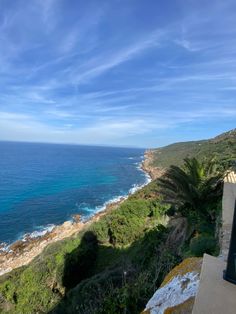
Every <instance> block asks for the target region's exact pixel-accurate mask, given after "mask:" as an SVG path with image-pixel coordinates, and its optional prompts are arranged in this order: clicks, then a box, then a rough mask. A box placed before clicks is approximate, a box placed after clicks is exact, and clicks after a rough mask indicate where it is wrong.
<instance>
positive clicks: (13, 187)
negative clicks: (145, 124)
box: [0, 142, 150, 247]
mask: <svg viewBox="0 0 236 314" xmlns="http://www.w3.org/2000/svg"><path fill="white" fill-rule="evenodd" d="M144 152H145V150H144V149H137V148H117V147H98V146H82V145H63V144H41V143H22V142H0V243H1V244H2V247H4V246H3V243H4V244H5V245H6V246H7V245H9V244H10V243H12V242H14V241H16V240H18V239H23V238H24V237H25V235H26V234H27V235H28V234H30V236H31V237H37V236H40V235H43V234H45V233H46V232H48V231H50V230H52V229H53V227H54V226H55V225H58V224H61V223H63V222H65V221H67V220H71V219H72V217H73V215H75V214H80V215H81V217H82V219H84V220H86V219H88V218H89V217H90V216H92V215H93V214H95V213H97V212H98V211H101V210H103V209H104V208H105V207H106V205H107V204H109V203H111V202H114V201H118V200H119V199H121V198H122V197H126V196H127V195H128V194H130V193H134V192H135V191H136V190H138V189H139V188H141V187H142V186H143V185H145V184H147V183H148V182H149V181H150V178H149V176H148V175H147V174H146V173H145V172H143V171H142V169H141V167H140V164H141V162H142V160H143V158H144Z"/></svg>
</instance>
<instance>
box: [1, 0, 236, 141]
mask: <svg viewBox="0 0 236 314" xmlns="http://www.w3.org/2000/svg"><path fill="white" fill-rule="evenodd" d="M0 8H1V10H0V140H17V141H18V140H20V141H37V142H61V143H81V144H104V145H128V146H141V147H157V146H162V145H165V144H169V143H171V142H175V141H184V140H194V139H201V138H209V137H212V136H214V135H217V134H218V133H221V132H223V131H226V130H229V129H232V128H234V127H235V121H236V102H235V96H236V84H235V83H236V2H235V1H234V0H225V1H222V0H221V1H219V0H214V1H206V0H204V1H203V0H195V1H193V0H181V1H180V0H165V1H162V0H145V1H144V0H135V1H134V0H107V1H105V0H96V1H92V0H87V1H79V0H28V1H25V0H24V1H23V0H22V1H18V0H14V1H9V0H0Z"/></svg>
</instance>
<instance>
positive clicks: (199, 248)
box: [190, 235, 217, 257]
mask: <svg viewBox="0 0 236 314" xmlns="http://www.w3.org/2000/svg"><path fill="white" fill-rule="evenodd" d="M190 251H191V253H192V254H193V255H194V256H198V257H199V256H202V255H203V254H204V253H208V254H211V255H215V254H216V252H217V241H216V239H215V238H213V237H211V236H207V235H200V236H198V237H195V238H193V239H192V240H191V242H190Z"/></svg>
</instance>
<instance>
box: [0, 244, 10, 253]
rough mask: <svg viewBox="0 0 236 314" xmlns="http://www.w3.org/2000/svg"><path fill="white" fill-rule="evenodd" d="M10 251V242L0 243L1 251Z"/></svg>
mask: <svg viewBox="0 0 236 314" xmlns="http://www.w3.org/2000/svg"><path fill="white" fill-rule="evenodd" d="M9 251H10V244H7V243H5V242H2V243H0V253H5V252H9Z"/></svg>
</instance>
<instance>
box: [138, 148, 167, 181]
mask: <svg viewBox="0 0 236 314" xmlns="http://www.w3.org/2000/svg"><path fill="white" fill-rule="evenodd" d="M144 158H145V159H144V161H143V162H142V166H141V167H142V169H143V170H144V171H145V172H147V173H148V174H149V175H150V177H151V178H152V180H155V179H157V178H159V177H161V176H162V175H163V174H164V170H163V169H161V168H158V167H154V166H153V160H154V155H153V151H152V150H147V151H146V152H145V154H144Z"/></svg>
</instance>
